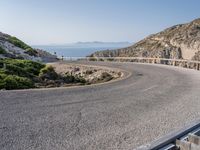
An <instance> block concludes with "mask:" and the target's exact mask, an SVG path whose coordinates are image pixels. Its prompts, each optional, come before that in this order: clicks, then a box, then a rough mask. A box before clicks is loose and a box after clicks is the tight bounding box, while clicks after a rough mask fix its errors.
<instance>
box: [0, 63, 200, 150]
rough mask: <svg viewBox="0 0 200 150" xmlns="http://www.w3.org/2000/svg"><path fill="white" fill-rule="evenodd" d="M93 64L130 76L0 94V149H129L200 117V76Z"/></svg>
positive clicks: (156, 68)
mask: <svg viewBox="0 0 200 150" xmlns="http://www.w3.org/2000/svg"><path fill="white" fill-rule="evenodd" d="M85 64H87V63H86V62H85ZM89 64H95V65H105V66H110V67H114V68H121V69H124V70H127V71H129V72H130V73H132V74H131V75H130V76H129V77H128V78H126V79H124V80H121V81H117V82H113V83H108V84H104V85H94V86H86V87H76V88H64V89H63V88H62V89H48V90H24V91H23V90H22V91H0V149H1V150H35V149H36V150H131V149H134V148H137V147H138V146H140V145H142V144H146V143H148V142H151V141H152V140H155V139H157V138H159V137H162V136H164V135H165V134H167V133H169V132H171V131H175V130H177V129H179V128H182V127H184V126H185V125H186V124H188V123H189V122H191V121H194V120H196V119H199V118H200V72H197V71H195V70H189V69H183V68H177V67H170V66H164V65H148V64H134V63H104V62H101V63H100V62H90V63H89Z"/></svg>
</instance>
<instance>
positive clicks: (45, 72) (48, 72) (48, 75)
mask: <svg viewBox="0 0 200 150" xmlns="http://www.w3.org/2000/svg"><path fill="white" fill-rule="evenodd" d="M39 76H40V78H41V79H43V80H44V79H49V80H56V79H58V77H59V76H58V74H57V73H56V72H55V70H54V68H53V67H52V66H46V67H44V68H42V69H41V70H40V74H39Z"/></svg>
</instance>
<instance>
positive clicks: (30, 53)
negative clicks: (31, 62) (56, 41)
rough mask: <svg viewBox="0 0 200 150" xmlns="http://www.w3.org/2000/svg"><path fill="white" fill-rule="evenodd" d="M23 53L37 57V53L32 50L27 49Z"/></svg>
mask: <svg viewBox="0 0 200 150" xmlns="http://www.w3.org/2000/svg"><path fill="white" fill-rule="evenodd" d="M25 53H26V54H29V55H30V56H37V54H38V52H37V51H36V50H34V49H32V48H27V49H26V51H25Z"/></svg>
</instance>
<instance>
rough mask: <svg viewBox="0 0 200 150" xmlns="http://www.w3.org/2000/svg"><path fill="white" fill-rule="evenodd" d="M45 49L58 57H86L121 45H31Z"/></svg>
mask: <svg viewBox="0 0 200 150" xmlns="http://www.w3.org/2000/svg"><path fill="white" fill-rule="evenodd" d="M32 47H34V48H38V49H42V50H45V51H47V52H49V53H51V54H56V55H57V56H58V57H62V56H63V57H86V56H88V55H90V54H92V53H94V52H96V51H101V50H112V49H117V48H121V47H68V46H32Z"/></svg>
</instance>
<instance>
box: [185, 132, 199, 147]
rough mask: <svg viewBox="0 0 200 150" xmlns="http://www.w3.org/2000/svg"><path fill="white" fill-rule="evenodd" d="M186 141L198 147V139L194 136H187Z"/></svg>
mask: <svg viewBox="0 0 200 150" xmlns="http://www.w3.org/2000/svg"><path fill="white" fill-rule="evenodd" d="M188 140H189V142H191V143H193V144H196V145H200V137H199V136H196V135H194V134H189V136H188Z"/></svg>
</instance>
